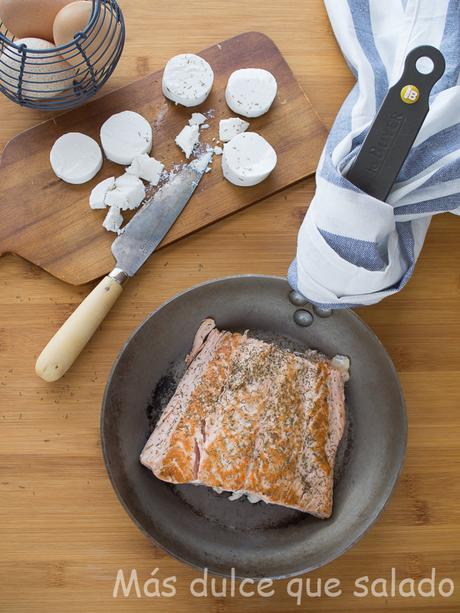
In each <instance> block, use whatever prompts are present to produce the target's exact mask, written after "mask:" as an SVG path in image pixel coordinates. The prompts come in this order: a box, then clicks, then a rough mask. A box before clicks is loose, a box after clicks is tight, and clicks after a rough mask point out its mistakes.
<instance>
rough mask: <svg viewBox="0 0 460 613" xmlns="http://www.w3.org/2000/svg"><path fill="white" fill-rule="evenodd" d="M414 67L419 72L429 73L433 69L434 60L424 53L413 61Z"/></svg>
mask: <svg viewBox="0 0 460 613" xmlns="http://www.w3.org/2000/svg"><path fill="white" fill-rule="evenodd" d="M415 68H416V69H417V71H418V72H419V73H420V74H425V75H426V74H431V73H432V72H433V70H434V62H433V60H432V59H431V58H429V57H427V56H426V55H424V56H422V57H419V58H418V60H417V61H416V62H415Z"/></svg>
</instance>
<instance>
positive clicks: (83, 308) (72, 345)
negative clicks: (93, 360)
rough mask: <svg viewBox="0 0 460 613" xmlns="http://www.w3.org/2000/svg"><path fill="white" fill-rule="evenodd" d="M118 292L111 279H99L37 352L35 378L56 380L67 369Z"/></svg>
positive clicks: (119, 284) (109, 307) (120, 291)
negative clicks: (38, 354)
mask: <svg viewBox="0 0 460 613" xmlns="http://www.w3.org/2000/svg"><path fill="white" fill-rule="evenodd" d="M122 291H123V288H122V286H121V283H119V282H118V281H116V280H115V279H114V278H113V277H111V276H107V277H105V278H104V279H102V281H101V282H100V283H99V285H97V286H96V287H95V288H94V289H93V291H92V292H91V293H90V294H89V295H88V296H87V297H86V298H85V300H84V301H83V302H82V303H81V304H80V306H79V307H78V308H77V309H76V310H75V311H74V312H73V313H72V315H71V316H70V317H69V319H68V320H67V321H66V322H65V323H64V324H63V326H62V327H61V328H60V329H59V330H58V331H57V332H56V334H55V335H54V336H53V338H52V339H51V340H50V342H49V343H48V344H47V346H46V347H45V348H44V349H43V351H42V352H41V354H40V356H39V358H38V360H37V363H36V365H35V372H36V373H37V375H38V376H39V377H41V378H42V379H44V380H45V381H49V382H51V381H57V380H58V379H60V378H61V377H62V376H63V375H64V374H65V373H66V372H67V371H68V370H69V368H70V367H71V366H72V364H73V363H74V362H75V360H76V359H77V358H78V356H79V355H80V353H81V352H82V350H83V349H84V348H85V346H86V344H87V343H88V341H89V340H90V339H91V337H92V336H93V334H94V333H95V332H96V330H97V329H98V327H99V326H100V325H101V323H102V322H103V321H104V318H105V316H106V315H107V313H108V312H109V311H110V309H111V308H112V307H113V305H114V304H115V302H116V301H117V299H118V297H119V296H120V294H121V293H122Z"/></svg>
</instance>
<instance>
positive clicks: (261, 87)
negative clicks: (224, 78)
mask: <svg viewBox="0 0 460 613" xmlns="http://www.w3.org/2000/svg"><path fill="white" fill-rule="evenodd" d="M277 91H278V85H277V83H276V79H275V77H274V76H273V75H272V73H271V72H268V70H264V69H263V68H241V69H240V70H235V72H233V73H232V74H231V75H230V78H229V80H228V83H227V89H226V90H225V100H226V102H227V104H228V106H229V107H230V108H231V109H232V111H234V112H235V113H238V115H244V117H259V116H260V115H263V114H264V113H266V112H267V111H268V109H269V108H270V107H271V105H272V104H273V100H274V99H275V97H276V93H277Z"/></svg>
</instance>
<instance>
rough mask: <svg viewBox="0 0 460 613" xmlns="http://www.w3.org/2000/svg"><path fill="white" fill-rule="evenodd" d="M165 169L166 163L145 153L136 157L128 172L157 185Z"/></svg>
mask: <svg viewBox="0 0 460 613" xmlns="http://www.w3.org/2000/svg"><path fill="white" fill-rule="evenodd" d="M163 169H164V164H162V163H161V162H159V161H158V160H156V159H155V158H152V157H150V156H148V155H147V154H146V153H144V154H142V155H138V156H137V157H135V158H134V160H133V163H132V164H131V166H129V168H127V169H126V172H127V173H128V174H129V175H134V176H135V177H138V178H139V179H144V180H145V181H148V182H149V183H150V184H151V185H154V186H155V185H158V182H159V180H160V177H161V173H162V172H163Z"/></svg>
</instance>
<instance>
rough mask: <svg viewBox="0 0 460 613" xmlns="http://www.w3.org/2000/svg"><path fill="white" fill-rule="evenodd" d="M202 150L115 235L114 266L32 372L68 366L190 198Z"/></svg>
mask: <svg viewBox="0 0 460 613" xmlns="http://www.w3.org/2000/svg"><path fill="white" fill-rule="evenodd" d="M211 157H212V153H206V154H204V155H203V156H201V157H200V158H198V159H196V160H194V161H193V162H191V163H190V164H188V165H187V166H185V167H184V168H183V169H182V170H180V171H179V172H178V173H177V174H176V175H174V176H173V177H172V179H170V181H169V182H168V183H166V184H165V185H163V186H162V187H161V188H160V189H159V190H158V191H157V192H156V193H155V195H154V196H153V198H151V199H150V200H149V201H148V202H146V203H145V204H144V205H143V207H142V208H141V209H140V211H139V212H138V213H137V214H136V215H135V216H134V217H133V218H132V219H131V221H130V222H129V223H128V224H127V225H126V227H125V228H124V230H123V233H122V234H121V235H120V236H119V237H118V238H116V239H115V240H114V242H113V244H112V253H113V255H114V257H115V260H116V267H115V268H114V269H113V270H112V272H111V273H110V274H109V275H108V276H107V277H105V278H104V279H103V280H102V281H101V282H100V283H99V285H97V286H96V287H95V288H94V289H93V291H92V292H91V293H90V294H89V296H87V298H85V300H84V301H83V302H82V303H81V304H80V306H79V307H78V308H77V309H76V310H75V311H74V312H73V313H72V315H71V316H70V317H69V319H68V320H67V321H66V322H65V323H64V325H63V326H62V327H61V328H60V330H58V331H57V332H56V334H55V335H54V336H53V338H52V339H51V340H50V342H49V343H48V345H47V346H46V347H45V348H44V349H43V351H42V352H41V354H40V356H39V358H38V360H37V363H36V365H35V372H36V373H37V375H38V376H39V377H41V378H42V379H44V380H45V381H57V380H58V379H60V378H61V377H62V376H63V375H64V374H65V373H66V372H67V370H68V369H69V368H70V367H71V366H72V364H73V363H74V362H75V360H76V359H77V357H78V356H79V355H80V353H81V351H82V350H83V349H84V347H85V346H86V344H87V343H88V341H89V340H90V338H91V337H92V336H93V334H94V333H95V332H96V330H97V328H98V327H99V326H100V324H101V323H102V321H103V320H104V318H105V316H106V315H107V313H108V312H109V311H110V309H111V308H112V306H113V305H114V304H115V302H116V300H117V298H118V297H119V296H120V294H121V292H122V291H123V285H124V283H125V282H126V281H127V280H128V279H129V278H130V277H132V276H134V275H135V274H136V272H137V271H138V270H139V268H140V267H141V266H142V264H144V262H145V261H146V260H147V259H148V257H149V256H150V255H151V254H152V253H153V252H154V251H155V249H156V248H157V247H158V245H159V244H160V242H161V241H162V239H163V238H164V236H165V235H166V234H167V232H168V231H169V229H170V228H171V226H172V225H173V224H174V222H175V221H176V219H177V217H178V216H179V215H180V214H181V212H182V211H183V209H184V207H185V205H186V204H187V202H188V201H189V200H190V198H191V196H192V194H193V192H194V191H195V189H196V187H197V185H198V183H199V182H200V180H201V177H202V176H203V174H204V172H205V171H206V168H207V166H208V164H209V162H210V160H211Z"/></svg>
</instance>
